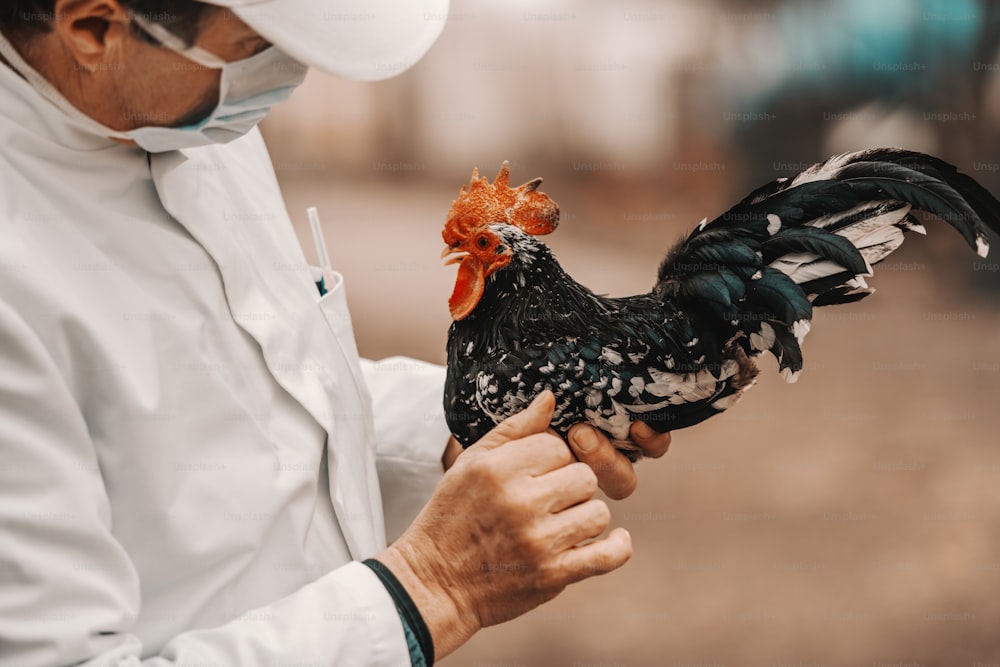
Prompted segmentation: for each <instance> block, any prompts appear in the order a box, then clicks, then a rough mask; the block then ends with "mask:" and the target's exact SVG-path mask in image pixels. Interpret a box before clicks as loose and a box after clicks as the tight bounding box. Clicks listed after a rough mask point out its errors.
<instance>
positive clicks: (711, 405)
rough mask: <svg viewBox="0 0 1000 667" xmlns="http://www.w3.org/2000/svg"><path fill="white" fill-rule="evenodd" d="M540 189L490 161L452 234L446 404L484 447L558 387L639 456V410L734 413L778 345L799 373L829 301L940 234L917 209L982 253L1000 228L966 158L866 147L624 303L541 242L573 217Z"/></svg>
mask: <svg viewBox="0 0 1000 667" xmlns="http://www.w3.org/2000/svg"><path fill="white" fill-rule="evenodd" d="M540 184H541V179H535V180H533V181H530V182H528V183H525V184H524V185H522V186H520V187H517V188H511V187H510V183H509V168H508V165H507V163H504V165H503V166H502V167H501V169H500V172H499V174H498V175H497V177H496V179H495V180H494V182H493V183H490V182H489V179H487V178H481V177H479V176H478V173H477V172H476V171H473V175H472V180H471V182H470V184H469V186H468V188H466V187H465V186H463V187H462V190H461V192H460V194H459V197H458V199H456V200H455V201H454V202H453V204H452V207H451V211H450V212H449V215H448V219H447V222H446V224H445V227H444V230H443V232H442V237H443V238H444V241H445V244H446V248H445V251H444V253H442V258H444V259H445V260H446V264H454V263H457V264H458V273H457V277H456V281H455V287H454V291H453V293H452V295H451V298H450V299H449V302H448V305H449V310H450V312H451V316H452V319H453V322H452V324H451V327H450V329H449V332H448V375H447V380H446V385H445V396H444V403H445V413H446V416H447V419H448V425H449V427H450V429H451V430H452V432H453V433H454V435H455V437H456V439H457V440H458V441H459V442H460V443H461V444H462V445H463V446H466V447H468V446H469V445H471V444H472V443H474V442H476V441H477V440H479V438H481V437H482V436H483V435H485V434H486V432H487V431H489V430H490V429H491V428H493V426H494V425H496V424H497V423H499V422H500V421H502V420H503V419H505V418H507V417H509V416H511V415H513V414H515V413H517V412H519V411H521V410H523V409H524V408H525V407H527V405H528V404H529V403H530V402H531V399H532V398H533V397H534V396H535V395H536V394H538V393H539V392H541V391H543V390H545V389H548V390H551V391H552V392H553V393H554V394H555V396H556V407H555V412H554V415H553V419H552V427H553V428H554V429H555V430H556V432H558V433H560V434H561V435H563V436H565V435H566V433H567V432H568V430H569V428H570V427H571V426H572V425H573V424H576V423H578V422H587V423H590V424H591V425H593V426H596V427H597V428H599V429H601V430H602V431H604V432H606V433H607V434H608V435H609V436H610V437H611V438H612V439H613V440H614V441H615V444H616V446H617V447H618V448H619V449H620V450H622V451H623V452H624V453H625V454H626V455H627V456H629V458H632V459H633V460H634V459H635V458H636V457H638V456H639V452H638V451H637V448H635V447H634V446H633V445H631V443H629V441H628V437H629V436H628V432H629V427H630V425H631V423H632V421H634V420H642V421H643V422H645V423H646V424H648V425H649V426H650V427H652V428H653V429H654V430H656V431H658V432H665V431H670V430H676V429H680V428H685V427H688V426H692V425H694V424H697V423H699V422H701V421H703V420H705V419H708V418H709V417H712V416H714V415H716V414H719V413H720V412H723V411H724V410H726V409H727V408H729V407H730V406H732V405H733V404H734V403H736V402H737V401H738V400H739V399H740V397H741V396H742V394H743V392H745V391H746V390H747V389H748V388H749V387H750V386H752V385H753V383H754V382H755V378H756V377H757V373H758V369H757V365H756V363H755V358H756V357H757V356H758V355H760V354H762V353H765V352H768V353H770V354H772V355H774V357H775V358H776V359H777V360H778V367H779V370H780V373H781V375H782V377H783V378H784V379H785V380H786V381H787V382H794V381H795V380H796V379H797V377H798V374H799V372H800V371H801V370H802V366H803V363H802V351H801V344H802V340H803V338H804V337H805V335H806V334H807V333H808V331H809V328H810V324H811V319H812V312H813V308H814V307H818V306H827V305H832V304H843V303H849V302H853V301H858V300H859V299H862V298H864V297H866V296H868V295H869V294H871V293H872V292H873V291H874V290H872V289H871V288H869V287H868V284H867V282H866V280H865V279H866V278H867V277H869V276H871V275H872V265H874V264H876V263H878V262H880V261H881V260H883V259H884V258H885V257H886V256H887V255H889V254H890V253H891V252H892V251H894V250H895V249H896V248H898V247H899V246H900V244H902V242H903V238H904V235H905V234H906V233H907V232H917V233H919V234H925V233H926V232H925V230H924V227H923V226H922V225H921V224H920V223H919V221H918V220H916V219H915V218H914V217H912V213H913V211H917V210H920V211H925V212H928V213H931V214H933V215H934V216H936V217H938V218H940V219H942V220H943V221H945V222H947V223H948V224H950V225H951V226H952V227H954V228H955V229H956V230H957V231H958V232H959V233H960V234H961V235H962V236H963V237H964V238H965V240H966V242H967V243H968V244H969V245H970V246H971V247H972V248H973V249H974V250H975V251H976V252H977V253H978V254H979V256H981V257H985V256H986V254H987V252H988V250H989V244H988V242H987V238H986V230H987V228H989V229H992V230H993V231H994V232H1000V202H997V200H996V199H995V198H994V197H993V196H992V195H991V194H990V193H989V192H988V191H986V190H985V189H984V188H983V187H982V186H980V185H979V184H978V183H977V182H976V181H974V180H973V179H972V178H970V177H969V176H967V175H965V174H962V173H961V172H959V171H958V170H957V169H956V168H955V167H953V166H952V165H950V164H948V163H946V162H944V161H942V160H939V159H937V158H934V157H931V156H928V155H924V154H921V153H916V152H910V151H904V150H899V149H891V148H882V149H873V150H867V151H862V152H856V153H848V154H844V155H840V156H837V157H834V158H832V159H830V160H828V161H827V162H825V163H822V164H817V165H814V166H812V167H810V168H809V169H806V170H805V171H802V172H801V173H799V174H797V175H796V176H794V177H792V178H780V179H778V180H776V181H773V182H771V183H769V184H767V185H764V186H763V187H760V188H758V189H757V190H755V191H753V192H751V193H750V194H749V195H748V196H747V197H746V198H744V199H743V200H742V201H740V202H739V203H738V204H736V205H735V206H733V207H732V208H731V209H730V210H729V211H727V212H726V213H724V214H722V215H721V216H719V217H718V218H716V219H715V220H712V221H711V222H708V221H707V219H705V220H702V222H701V223H700V224H699V225H698V226H697V227H696V228H695V229H694V230H693V231H692V232H691V234H690V235H689V236H688V237H687V238H686V239H685V240H683V241H681V242H680V243H678V244H677V245H676V246H675V247H673V248H672V249H671V250H670V251H669V252H668V253H667V255H666V258H665V259H664V260H663V262H662V264H661V265H660V267H659V271H658V273H657V277H656V283H655V285H654V286H653V289H652V290H651V291H650V292H649V293H647V294H640V295H636V296H630V297H622V298H608V297H602V296H599V295H597V294H594V293H593V292H592V291H591V290H589V289H587V288H586V287H584V286H583V285H581V284H579V283H577V282H576V281H575V280H573V279H572V278H571V277H570V276H569V275H567V274H566V272H565V271H564V270H563V269H562V267H560V265H559V263H558V262H557V261H556V259H555V257H554V256H553V255H552V252H551V251H550V250H549V248H548V247H547V246H546V245H545V244H544V243H542V242H541V241H540V240H539V239H538V236H541V235H544V234H548V233H550V232H552V231H553V230H554V229H555V228H556V226H557V224H558V220H559V208H558V206H557V205H556V204H555V202H553V201H552V200H551V199H550V198H549V197H548V196H547V195H546V194H544V193H542V192H540V191H539V190H538V187H539V185H540Z"/></svg>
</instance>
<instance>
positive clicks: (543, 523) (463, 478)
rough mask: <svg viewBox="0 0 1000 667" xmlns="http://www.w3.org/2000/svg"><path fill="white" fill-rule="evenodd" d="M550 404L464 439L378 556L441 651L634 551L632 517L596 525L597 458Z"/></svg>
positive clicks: (600, 517)
mask: <svg viewBox="0 0 1000 667" xmlns="http://www.w3.org/2000/svg"><path fill="white" fill-rule="evenodd" d="M554 404H555V399H554V397H553V396H552V393H551V392H544V393H542V394H541V395H540V396H539V397H538V398H536V399H535V401H534V402H533V403H532V404H531V405H530V406H529V407H528V408H527V409H526V410H524V411H523V412H521V413H519V414H517V415H515V416H514V417H511V418H510V419H508V420H506V421H504V422H503V423H501V424H499V425H498V426H497V427H496V428H494V429H493V430H492V431H490V432H489V433H488V434H487V435H486V436H485V437H484V438H483V439H482V440H480V441H479V442H477V443H476V444H475V445H473V446H472V447H470V448H468V449H467V450H466V451H465V453H463V454H462V455H461V456H460V457H458V458H457V460H456V461H455V462H454V465H453V466H452V468H451V469H450V470H449V471H448V472H447V473H446V474H445V476H444V478H443V479H442V480H441V484H440V485H439V486H438V489H437V491H436V492H435V494H434V496H433V497H432V498H431V500H430V502H429V503H428V504H427V506H426V507H425V508H424V509H423V511H422V512H421V513H420V514H419V515H418V516H417V518H416V520H415V521H414V523H413V525H412V526H410V528H409V529H408V530H407V531H406V532H405V533H404V534H403V535H402V536H401V537H400V538H399V539H398V540H396V541H395V542H394V543H393V544H392V545H391V546H390V547H389V548H388V549H386V550H385V551H384V552H382V553H381V554H379V555H378V556H377V557H376V558H377V559H378V560H379V561H381V562H382V563H383V564H385V565H386V566H387V567H388V568H389V569H390V570H391V571H392V572H393V574H395V575H396V577H397V578H398V579H399V580H400V582H401V583H402V584H403V586H404V587H405V588H406V590H407V592H408V593H409V594H410V596H411V597H412V598H413V600H414V602H415V603H416V605H417V607H418V608H419V609H420V612H421V614H422V615H423V617H424V620H425V622H426V623H427V626H428V628H429V629H430V632H431V636H432V637H433V640H434V646H435V654H436V655H437V656H439V657H443V656H445V655H447V654H449V653H451V652H452V651H454V650H455V649H456V648H458V647H459V646H460V645H461V644H463V643H464V642H465V641H466V640H468V639H469V637H471V636H472V635H473V634H474V633H475V632H477V631H478V630H479V629H480V628H483V627H486V626H490V625H495V624H497V623H502V622H503V621H507V620H510V619H512V618H515V617H517V616H520V615H521V614H523V613H525V612H527V611H529V610H531V609H533V608H535V607H537V606H538V605H540V604H542V603H543V602H546V601H548V600H550V599H552V598H553V597H555V596H556V595H558V594H559V593H560V592H561V591H562V590H563V589H564V588H565V587H566V586H567V585H569V584H571V583H574V582H577V581H580V580H582V579H586V578H588V577H591V576H593V575H595V574H602V573H604V572H609V571H611V570H614V569H615V568H618V567H620V566H621V565H623V564H624V563H625V562H626V561H627V560H628V559H629V558H630V557H631V556H632V541H631V537H630V536H629V534H628V532H627V531H625V530H624V529H622V528H617V529H615V530H613V531H611V532H610V533H609V534H608V535H606V536H604V537H600V536H601V535H602V533H604V531H605V530H606V529H607V528H608V525H609V523H610V512H609V510H608V507H607V505H606V504H605V503H604V502H603V501H601V500H597V499H595V498H594V494H595V492H596V491H597V488H598V480H597V475H595V473H594V470H593V469H592V468H591V466H590V465H587V464H586V463H581V462H578V461H576V460H574V456H573V453H572V452H571V451H570V449H569V447H567V445H566V443H565V442H563V441H562V440H561V439H560V438H559V437H557V436H555V435H553V434H552V433H551V432H549V431H548V426H549V422H550V421H551V419H552V411H553V408H554ZM623 458H624V457H623ZM626 462H627V460H626ZM588 540H592V541H588ZM585 541H588V542H587V544H583V545H581V543H583V542H585Z"/></svg>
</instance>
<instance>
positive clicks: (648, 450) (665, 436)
mask: <svg viewBox="0 0 1000 667" xmlns="http://www.w3.org/2000/svg"><path fill="white" fill-rule="evenodd" d="M628 435H629V437H630V438H631V439H632V442H634V443H635V444H637V445H638V446H639V449H641V450H642V453H643V454H645V455H646V456H648V457H649V458H652V459H658V458H660V457H661V456H663V455H664V454H666V453H667V450H668V449H670V431H667V432H666V433H657V432H656V431H654V430H653V429H652V428H651V427H650V426H649V424H646V423H645V422H641V421H635V422H632V427H631V428H630V429H629V432H628Z"/></svg>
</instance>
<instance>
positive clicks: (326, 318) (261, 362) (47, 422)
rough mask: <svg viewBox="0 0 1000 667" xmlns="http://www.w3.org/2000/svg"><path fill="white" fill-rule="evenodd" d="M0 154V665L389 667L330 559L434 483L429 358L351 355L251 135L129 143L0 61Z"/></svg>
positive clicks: (392, 629)
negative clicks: (84, 122) (373, 360)
mask: <svg viewBox="0 0 1000 667" xmlns="http://www.w3.org/2000/svg"><path fill="white" fill-rule="evenodd" d="M0 145H2V149H0V582H2V584H0V664H16V665H24V666H29V665H31V666H33V665H56V664H70V663H77V662H80V661H87V660H92V661H93V662H92V663H91V664H95V665H97V664H99V665H109V666H110V665H119V664H122V665H126V664H128V665H134V664H138V663H139V662H140V660H145V661H147V662H144V663H143V664H151V665H167V664H173V663H185V664H189V665H194V664H205V665H208V664H212V665H248V666H249V665H277V664H287V665H292V664H323V665H351V666H363V665H408V664H409V657H408V655H409V654H408V652H407V648H406V643H405V641H404V636H403V630H402V625H401V623H400V620H399V618H398V615H397V612H396V609H395V607H394V605H393V602H392V600H391V598H390V597H389V595H388V593H387V592H386V591H385V590H384V588H383V585H382V584H381V583H380V582H379V580H378V579H377V578H376V576H375V575H374V574H373V573H372V572H371V571H370V570H369V569H368V568H366V567H365V566H363V565H361V564H360V563H357V562H352V561H356V560H360V559H363V558H366V557H369V556H372V555H374V554H376V553H377V552H378V551H379V550H381V549H382V548H383V547H384V546H385V543H386V531H385V527H384V522H383V512H384V514H385V521H386V522H387V523H388V525H389V530H390V535H396V534H398V533H399V532H401V531H402V529H403V528H404V527H405V526H406V525H408V523H409V522H410V521H411V520H412V518H413V517H414V516H415V514H416V512H417V511H418V510H419V509H420V507H421V506H422V505H423V504H424V503H425V502H426V500H427V498H428V497H429V496H430V494H431V492H432V490H433V488H434V487H435V486H436V484H437V483H438V481H439V479H440V476H441V474H442V469H441V455H442V452H443V449H444V446H445V444H446V441H447V437H448V432H447V428H446V426H445V423H444V417H443V409H442V407H441V389H442V383H443V378H444V375H443V369H441V368H440V367H435V366H429V365H425V364H421V363H419V362H414V361H411V360H403V359H395V360H391V361H390V362H388V363H385V364H381V365H372V364H362V363H361V362H360V361H359V359H358V356H357V352H356V348H355V343H354V339H353V336H352V333H351V321H350V316H349V315H348V312H347V307H346V302H345V297H344V286H343V283H342V281H339V282H338V284H337V285H336V286H334V287H333V289H332V290H331V291H330V293H329V294H327V295H326V296H325V297H323V298H320V296H319V292H318V290H317V288H316V285H315V284H314V283H313V273H312V272H311V271H310V270H309V267H307V266H306V264H305V261H304V258H303V254H302V251H301V249H300V247H299V245H298V242H297V240H296V237H295V234H294V232H293V229H292V227H291V225H290V222H289V219H288V216H287V214H286V212H285V208H284V204H283V203H282V198H281V195H280V192H279V190H278V186H277V183H276V180H275V176H274V172H273V169H272V167H271V163H270V160H269V158H268V155H267V152H266V150H265V147H264V144H263V142H262V140H261V137H260V135H259V133H258V132H257V131H253V132H251V133H250V134H249V135H247V136H246V137H244V138H243V139H240V140H237V141H235V142H233V143H231V144H228V145H225V146H211V147H207V148H198V149H191V150H188V151H182V152H173V153H163V154H157V155H151V156H147V154H146V153H145V152H143V151H141V150H138V149H135V148H129V147H125V146H121V145H118V144H115V143H112V142H110V141H108V140H106V139H103V138H99V137H97V136H94V135H93V134H89V133H87V132H84V131H82V130H81V129H80V128H78V127H75V126H74V125H73V124H72V122H71V121H69V120H68V119H67V118H66V116H65V115H64V114H62V113H61V112H60V111H58V110H57V109H56V108H55V107H54V106H52V105H51V104H50V103H49V102H47V101H46V100H44V99H43V98H41V97H40V96H39V95H38V94H37V93H36V92H35V91H34V90H33V89H32V88H31V86H30V85H29V84H28V83H26V82H25V81H24V80H22V79H21V78H19V77H18V76H17V75H16V74H14V73H13V72H12V71H11V70H10V69H8V68H6V67H4V66H2V65H0ZM366 386H367V388H366ZM373 414H374V415H376V419H375V420H374V422H373V421H372V418H371V416H372V415H373ZM380 489H381V496H380Z"/></svg>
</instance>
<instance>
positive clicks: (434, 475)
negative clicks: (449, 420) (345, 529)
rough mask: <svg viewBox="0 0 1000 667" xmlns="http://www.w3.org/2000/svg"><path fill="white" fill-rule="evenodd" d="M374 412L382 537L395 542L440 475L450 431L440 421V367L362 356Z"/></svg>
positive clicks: (441, 398)
mask: <svg viewBox="0 0 1000 667" xmlns="http://www.w3.org/2000/svg"><path fill="white" fill-rule="evenodd" d="M361 368H362V370H363V371H364V375H365V382H366V384H367V385H368V389H369V391H370V392H371V396H372V403H373V406H372V407H373V411H374V413H375V438H376V448H375V452H376V465H377V467H378V477H379V485H380V486H381V488H382V507H383V511H384V513H385V529H386V537H387V539H388V540H389V541H390V542H391V541H393V540H395V539H396V538H397V537H399V535H401V534H402V533H403V531H404V530H406V528H407V527H408V526H409V525H410V524H411V523H412V522H413V519H414V518H416V516H417V513H418V512H419V511H420V510H421V508H423V506H424V505H426V504H427V501H428V500H429V499H430V497H431V495H432V494H433V493H434V489H435V488H437V485H438V483H439V482H440V481H441V476H442V475H443V474H444V467H443V466H442V464H441V457H442V456H443V455H444V449H445V446H446V445H447V444H448V438H449V437H450V436H451V433H450V432H449V430H448V425H447V424H446V423H445V419H444V378H445V368H444V367H443V366H438V365H435V364H429V363H426V362H423V361H417V360H415V359H408V358H406V357H389V358H387V359H382V360H381V361H378V362H373V361H369V360H367V359H362V360H361Z"/></svg>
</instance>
